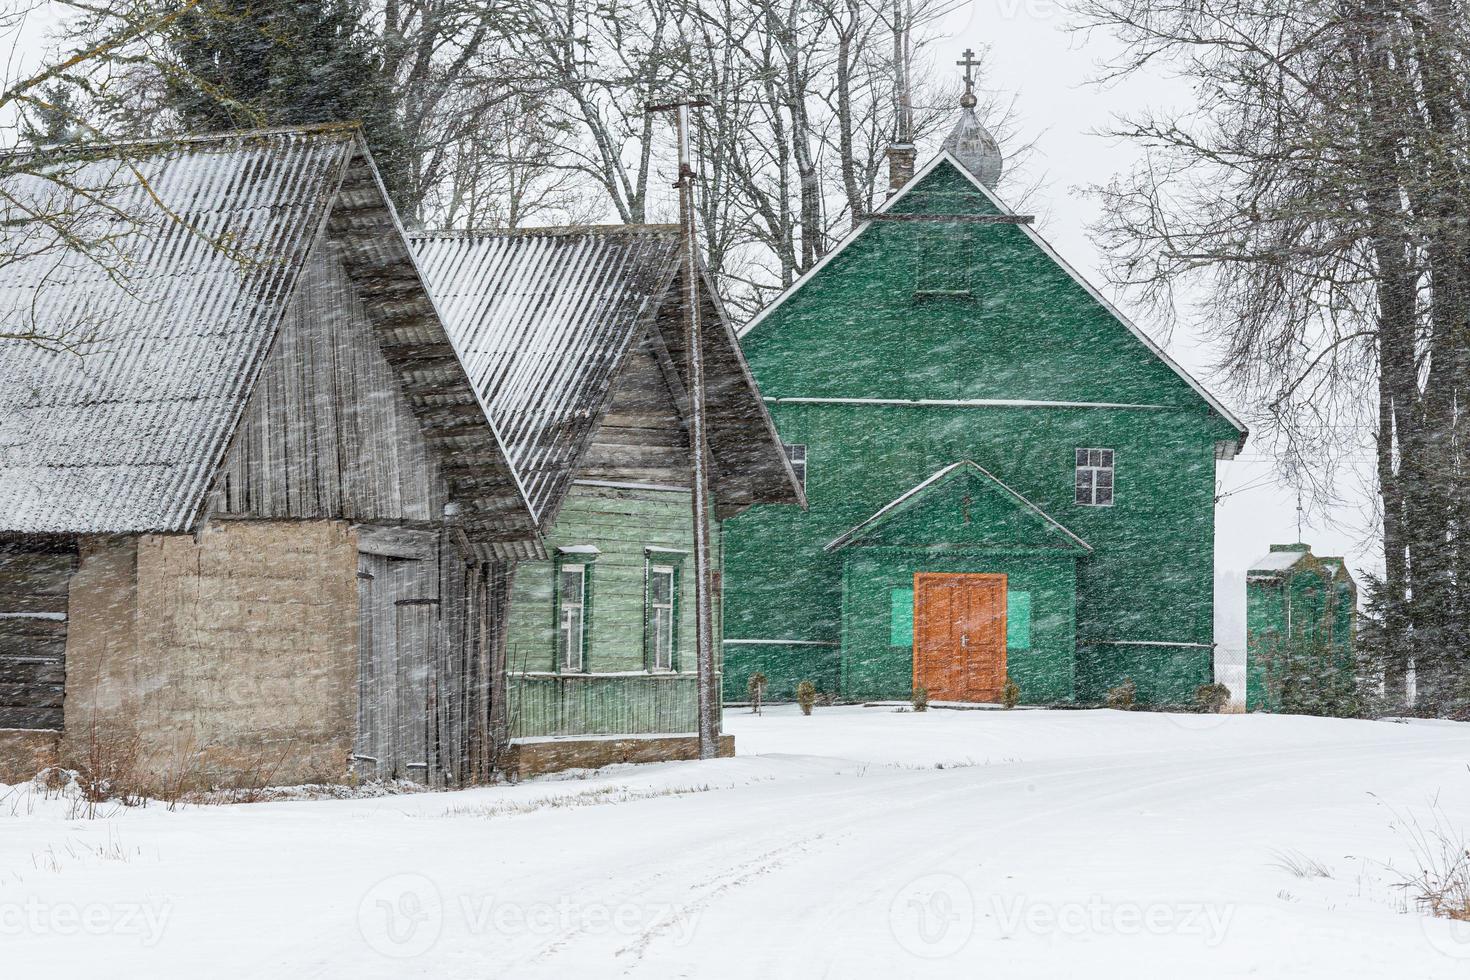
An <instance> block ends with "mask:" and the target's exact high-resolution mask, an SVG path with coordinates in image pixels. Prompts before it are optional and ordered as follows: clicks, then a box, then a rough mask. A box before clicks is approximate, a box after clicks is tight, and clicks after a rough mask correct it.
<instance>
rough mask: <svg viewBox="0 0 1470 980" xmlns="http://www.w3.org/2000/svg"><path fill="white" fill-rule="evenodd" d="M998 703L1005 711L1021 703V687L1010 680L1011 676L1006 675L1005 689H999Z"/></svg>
mask: <svg viewBox="0 0 1470 980" xmlns="http://www.w3.org/2000/svg"><path fill="white" fill-rule="evenodd" d="M1000 703H1001V706H1002V707H1004V708H1005V709H1006V710H1007V711H1010V710H1011V709H1012V708H1014V707H1015V706H1016V705H1018V704H1020V703H1021V685H1020V684H1017V683H1016V682H1015V681H1013V680H1011V675H1010V674H1007V675H1006V683H1005V687H1003V688H1001V689H1000Z"/></svg>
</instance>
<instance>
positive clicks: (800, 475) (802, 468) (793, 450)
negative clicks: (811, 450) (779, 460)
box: [781, 442, 807, 493]
mask: <svg viewBox="0 0 1470 980" xmlns="http://www.w3.org/2000/svg"><path fill="white" fill-rule="evenodd" d="M781 448H782V449H783V450H785V451H786V461H787V462H788V463H790V464H791V471H792V472H793V473H795V474H796V479H797V482H798V483H800V484H801V490H802V492H803V493H805V492H806V464H807V453H806V443H804V442H783V443H781Z"/></svg>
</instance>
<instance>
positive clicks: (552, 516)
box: [413, 226, 802, 774]
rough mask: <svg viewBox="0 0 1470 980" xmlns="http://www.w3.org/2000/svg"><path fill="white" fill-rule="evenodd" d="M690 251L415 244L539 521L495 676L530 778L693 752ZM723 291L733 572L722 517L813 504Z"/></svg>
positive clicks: (522, 558) (720, 396)
mask: <svg viewBox="0 0 1470 980" xmlns="http://www.w3.org/2000/svg"><path fill="white" fill-rule="evenodd" d="M678 243H679V236H678V229H677V227H673V226H609V227H578V228H565V229H538V230H533V231H523V232H473V233H439V234H429V235H422V236H417V237H415V238H414V239H413V244H414V248H415V251H416V253H417V256H418V259H419V262H420V265H421V267H422V268H423V271H424V274H425V277H426V279H427V281H428V282H429V285H430V290H431V292H432V293H433V295H434V298H435V301H436V302H437V304H438V306H439V310H440V314H441V316H442V317H443V318H444V321H445V324H446V327H447V328H448V330H449V333H450V335H451V337H452V338H453V339H454V341H455V346H456V349H457V351H458V354H459V356H460V359H461V360H462V361H463V362H464V364H465V368H466V370H467V372H468V374H469V376H470V378H471V380H472V381H473V383H474V384H475V385H476V387H477V389H478V390H479V391H480V393H481V397H482V399H483V401H484V403H485V409H486V414H487V415H488V416H489V419H490V422H491V425H492V426H493V427H494V429H495V431H496V434H497V436H498V437H499V439H500V440H501V442H502V444H503V445H504V447H505V451H506V456H507V457H508V459H509V461H510V464H511V467H512V469H513V470H514V472H515V474H516V477H517V479H518V480H519V483H520V487H521V489H522V491H523V494H524V497H525V500H526V503H527V505H528V507H529V508H530V510H531V513H532V515H533V518H534V522H535V526H536V527H535V533H534V535H533V536H532V537H531V539H530V540H528V541H526V542H525V543H524V544H523V545H522V546H521V553H520V554H518V555H517V556H516V557H517V561H516V562H515V564H514V569H513V573H512V574H513V580H512V583H511V585H510V592H509V609H508V612H507V614H506V616H505V621H504V624H503V632H504V635H503V638H502V642H501V643H500V644H499V654H498V655H499V656H500V657H502V658H503V661H504V662H503V663H502V664H501V665H499V666H498V668H497V669H496V671H495V674H496V678H497V682H498V683H499V684H500V685H501V687H502V692H503V696H502V697H498V698H495V699H492V703H495V704H500V705H503V710H504V713H505V716H504V718H503V719H502V721H501V725H502V726H503V728H504V730H505V733H506V735H507V738H508V744H509V746H510V755H509V763H508V764H509V766H510V767H511V768H514V769H518V770H519V771H520V772H521V773H523V774H526V773H531V772H536V771H541V770H544V769H548V768H558V767H562V766H566V765H572V764H576V765H597V764H603V763H606V762H611V761H640V760H645V759H653V758H671V757H677V756H692V755H693V754H694V747H695V741H694V734H693V733H694V732H695V731H696V728H697V726H696V722H697V717H698V708H697V704H698V702H697V698H696V679H697V675H696V670H695V663H694V603H693V590H694V579H693V573H692V568H691V567H690V566H691V564H692V563H691V554H690V553H691V549H692V540H693V514H692V501H691V499H690V490H689V487H690V479H689V470H690V466H689V436H688V431H687V428H686V420H687V417H688V408H689V401H688V396H687V389H686V384H687V373H688V357H687V350H686V345H685V341H684V325H683V317H682V314H681V307H680V295H681V292H680V290H681V287H680V277H679V248H678ZM709 286H710V284H709V282H708V281H707V280H706V281H705V282H704V283H702V288H701V291H700V292H701V296H702V297H703V308H702V310H701V324H702V329H703V331H704V337H705V344H704V349H705V372H706V381H707V398H706V405H707V410H708V418H709V444H710V455H711V461H710V462H711V467H710V469H711V491H712V496H713V498H714V501H713V502H714V507H713V510H712V512H713V514H714V516H715V526H714V527H713V528H712V529H711V531H712V535H711V537H712V542H713V545H714V552H715V553H714V561H715V564H714V567H715V568H716V569H719V567H720V565H719V557H720V548H721V534H720V529H721V525H722V524H723V522H724V521H725V520H727V519H729V518H730V517H732V516H734V515H735V514H738V513H740V512H741V511H742V510H744V509H745V508H747V507H750V506H752V505H753V504H758V503H759V504H800V503H801V502H802V493H801V489H800V486H799V484H798V483H797V482H796V479H795V477H794V475H793V472H792V469H791V467H790V464H789V463H788V461H787V459H786V456H785V454H784V453H783V452H782V449H781V444H780V441H779V439H778V437H777V435H776V431H775V428H774V426H773V424H772V421H771V417H770V415H769V414H768V412H767V409H766V408H765V406H764V404H763V403H762V401H761V398H760V394H759V392H758V390H757V389H756V387H755V384H754V382H753V380H752V378H751V375H750V372H749V370H748V368H747V366H746V364H745V360H744V358H743V356H742V355H741V351H740V346H739V342H738V341H737V340H736V337H735V332H734V329H733V328H732V326H731V325H730V323H729V322H728V321H727V319H726V318H725V316H724V314H723V311H722V310H721V308H720V305H719V303H718V301H717V299H716V297H715V294H714V292H713V290H712V288H709ZM467 462H468V463H471V464H472V463H473V460H469V461H467ZM717 574H718V573H717ZM716 591H717V594H718V589H717V590H716ZM718 614H719V610H718V608H716V627H715V628H716V630H718V629H719V624H718ZM716 635H717V636H718V635H719V634H718V632H717V633H716ZM650 736H661V737H652V738H651V737H650ZM725 741H726V745H725V751H727V752H728V751H729V749H730V746H729V739H728V737H727V738H726V740H725Z"/></svg>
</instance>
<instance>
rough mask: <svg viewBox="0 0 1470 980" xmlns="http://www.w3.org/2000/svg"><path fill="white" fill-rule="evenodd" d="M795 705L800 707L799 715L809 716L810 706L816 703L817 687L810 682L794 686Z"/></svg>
mask: <svg viewBox="0 0 1470 980" xmlns="http://www.w3.org/2000/svg"><path fill="white" fill-rule="evenodd" d="M796 703H797V704H799V705H801V713H802V714H804V715H809V714H811V713H812V706H813V705H815V704H816V703H817V687H816V685H815V684H813V683H812V682H811V681H802V682H801V683H800V684H798V685H796Z"/></svg>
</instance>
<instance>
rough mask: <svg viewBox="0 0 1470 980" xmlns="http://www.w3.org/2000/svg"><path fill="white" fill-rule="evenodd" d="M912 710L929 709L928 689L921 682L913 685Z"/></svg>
mask: <svg viewBox="0 0 1470 980" xmlns="http://www.w3.org/2000/svg"><path fill="white" fill-rule="evenodd" d="M914 710H915V711H928V710H929V690H928V688H926V687H924V685H923V684H915V685H914Z"/></svg>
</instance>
